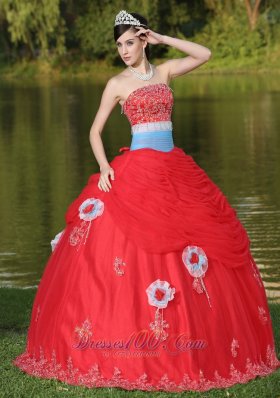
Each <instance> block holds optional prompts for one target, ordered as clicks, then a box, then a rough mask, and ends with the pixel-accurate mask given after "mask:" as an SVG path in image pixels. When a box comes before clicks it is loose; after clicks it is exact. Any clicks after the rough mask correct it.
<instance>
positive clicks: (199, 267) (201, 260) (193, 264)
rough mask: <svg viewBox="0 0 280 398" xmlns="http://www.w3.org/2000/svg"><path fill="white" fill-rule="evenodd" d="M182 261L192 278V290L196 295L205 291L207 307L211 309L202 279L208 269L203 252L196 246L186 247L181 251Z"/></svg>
mask: <svg viewBox="0 0 280 398" xmlns="http://www.w3.org/2000/svg"><path fill="white" fill-rule="evenodd" d="M182 260H183V263H184V264H185V266H186V268H187V270H188V271H189V273H190V275H191V276H193V277H194V281H193V288H194V290H196V291H197V293H203V291H205V293H206V297H207V300H208V303H209V306H210V307H211V303H210V298H209V295H208V292H207V290H206V287H205V284H204V282H203V279H202V278H204V276H205V273H206V271H207V269H208V259H207V256H206V254H205V252H204V250H202V248H201V247H198V246H187V247H185V248H184V250H183V253H182Z"/></svg>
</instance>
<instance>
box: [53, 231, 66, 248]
mask: <svg viewBox="0 0 280 398" xmlns="http://www.w3.org/2000/svg"><path fill="white" fill-rule="evenodd" d="M63 232H64V230H63V231H61V232H59V233H58V234H56V235H55V237H54V239H53V240H52V241H51V246H52V251H54V249H55V248H56V245H57V244H58V242H59V239H60V238H61V236H62V235H63Z"/></svg>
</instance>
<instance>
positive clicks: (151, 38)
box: [135, 26, 162, 44]
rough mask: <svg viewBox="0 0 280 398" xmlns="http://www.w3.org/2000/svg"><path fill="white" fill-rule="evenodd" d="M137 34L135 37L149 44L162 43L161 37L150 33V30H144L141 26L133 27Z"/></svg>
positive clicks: (152, 32)
mask: <svg viewBox="0 0 280 398" xmlns="http://www.w3.org/2000/svg"><path fill="white" fill-rule="evenodd" d="M135 28H136V29H138V32H137V33H135V36H138V37H139V38H140V39H142V40H146V41H147V43H150V44H160V43H161V42H162V35H160V34H159V33H156V32H154V31H152V30H151V29H144V28H142V27H141V26H140V27H139V26H135Z"/></svg>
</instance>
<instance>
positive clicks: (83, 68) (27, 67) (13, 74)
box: [0, 59, 280, 82]
mask: <svg viewBox="0 0 280 398" xmlns="http://www.w3.org/2000/svg"><path fill="white" fill-rule="evenodd" d="M164 61H165V59H155V60H152V61H151V63H153V64H155V65H157V64H159V63H161V62H164ZM227 63H228V64H227ZM122 69H123V66H112V65H109V64H108V63H106V62H105V61H98V62H97V61H92V62H89V61H81V62H68V63H66V64H64V63H63V62H61V63H56V62H54V61H46V60H36V61H20V62H16V63H14V64H10V65H8V64H2V65H1V64H0V80H16V79H18V78H21V79H24V80H28V79H35V80H37V79H38V80H39V79H49V78H51V79H55V80H56V79H57V80H62V79H80V78H88V77H94V78H95V79H98V80H99V81H101V82H102V81H106V80H107V79H108V78H110V77H111V76H113V75H115V74H117V73H119V72H121V70H122ZM188 73H192V74H195V75H217V76H218V75H246V74H248V75H266V74H270V75H271V74H274V75H280V61H278V60H275V62H273V61H271V60H270V63H268V62H267V60H266V61H264V60H263V59H258V60H254V61H253V60H250V59H243V60H234V61H233V60H228V61H227V60H226V59H224V60H212V61H210V62H209V63H206V64H204V65H202V66H201V67H200V68H197V69H195V70H192V71H190V72H188ZM188 73H186V75H187V74H188Z"/></svg>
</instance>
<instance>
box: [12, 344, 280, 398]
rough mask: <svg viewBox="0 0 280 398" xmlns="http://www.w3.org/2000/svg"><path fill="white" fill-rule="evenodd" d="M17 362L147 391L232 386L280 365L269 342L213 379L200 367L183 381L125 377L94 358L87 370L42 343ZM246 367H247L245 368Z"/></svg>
mask: <svg viewBox="0 0 280 398" xmlns="http://www.w3.org/2000/svg"><path fill="white" fill-rule="evenodd" d="M13 362H14V364H15V365H16V366H18V367H19V368H20V369H21V370H23V371H25V372H27V373H29V374H31V375H34V376H37V377H38V376H39V377H42V378H48V379H59V380H61V381H64V382H66V383H69V384H73V385H81V386H87V387H90V388H93V387H109V388H112V387H121V388H124V389H126V390H134V389H140V390H146V391H159V390H163V391H173V392H183V391H185V390H194V391H207V390H209V389H211V388H224V387H230V386H232V385H234V384H236V383H246V382H248V381H249V380H252V379H254V378H255V377H256V376H266V375H269V374H271V373H272V372H274V371H275V369H277V367H279V364H280V361H279V360H278V359H277V357H276V352H275V349H274V348H273V347H271V346H270V345H268V346H267V352H266V359H265V360H264V361H263V360H262V359H260V360H256V359H255V358H254V360H253V361H252V360H251V359H250V358H249V357H247V361H245V362H243V361H242V362H243V363H242V364H241V366H242V371H240V370H238V369H236V368H235V367H234V365H233V364H231V365H230V368H229V374H228V377H224V376H221V375H220V374H219V372H218V371H217V370H216V371H214V377H213V378H212V379H211V380H210V379H208V378H207V377H205V376H204V375H203V371H202V370H200V372H199V377H198V378H194V377H193V375H190V374H189V373H184V374H182V379H181V381H174V380H173V376H169V375H168V374H167V373H166V372H165V371H164V370H163V371H162V373H161V374H159V378H158V380H156V381H154V382H151V377H149V376H148V375H147V374H146V373H143V374H141V375H140V374H139V376H137V377H136V378H135V379H133V380H131V379H129V380H128V379H126V378H125V370H123V369H119V368H117V367H115V368H114V369H112V375H109V376H108V375H107V376H106V377H105V375H104V374H103V373H102V371H101V369H100V368H99V365H98V364H97V363H96V362H95V363H92V364H91V365H90V367H88V368H87V369H86V370H83V371H81V370H80V369H79V368H77V367H75V366H73V359H72V357H71V356H68V358H67V363H66V364H62V363H60V362H58V361H57V355H56V352H55V350H53V351H52V353H49V355H48V352H47V351H45V352H44V350H43V348H42V347H40V355H39V357H38V358H36V356H35V355H32V354H31V353H29V352H27V351H26V352H24V353H23V354H21V355H19V356H18V357H17V358H16V359H15V360H14V361H13ZM243 369H244V370H243Z"/></svg>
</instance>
